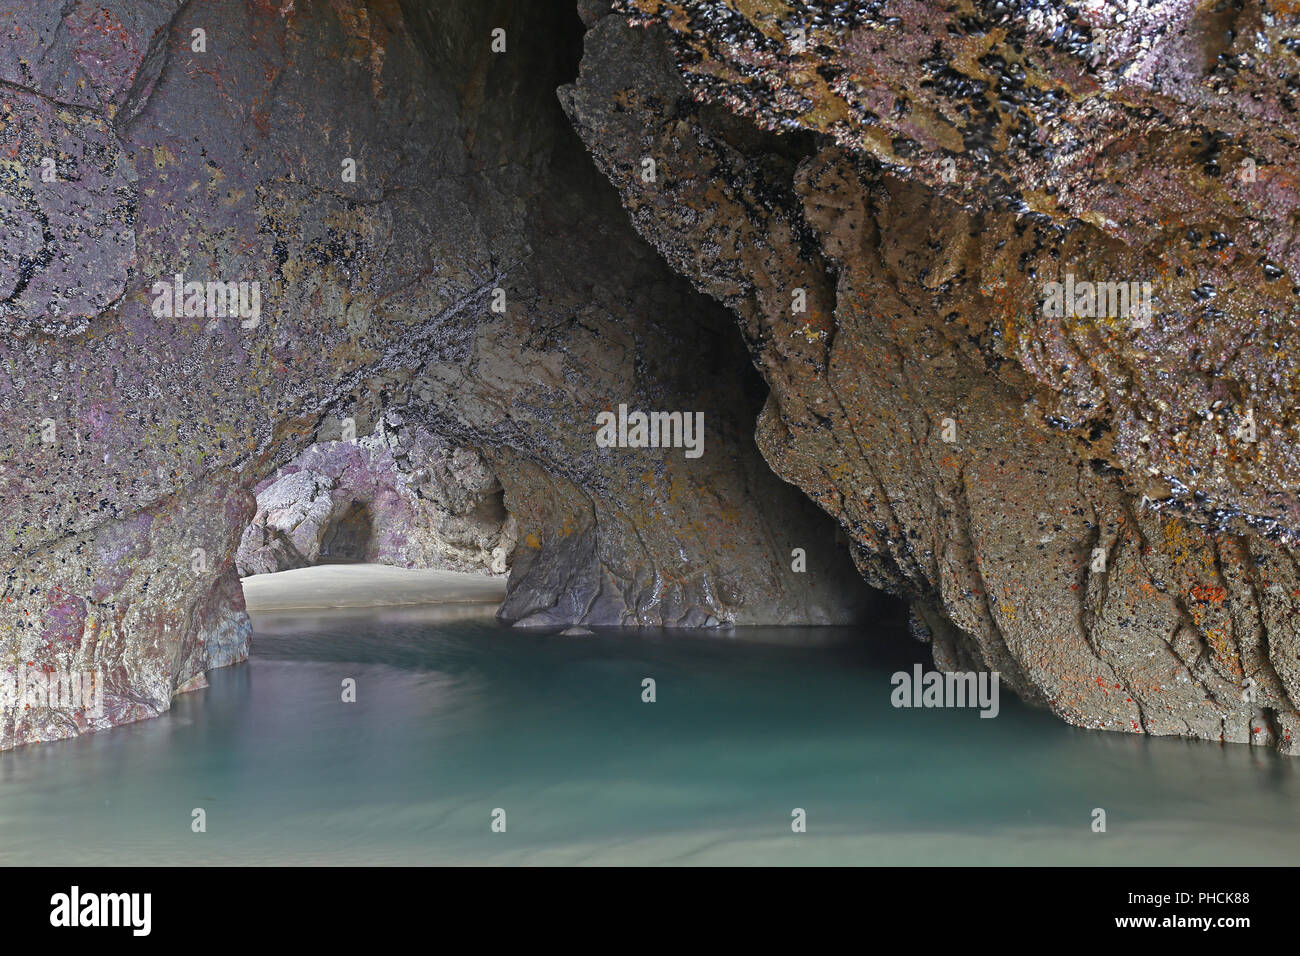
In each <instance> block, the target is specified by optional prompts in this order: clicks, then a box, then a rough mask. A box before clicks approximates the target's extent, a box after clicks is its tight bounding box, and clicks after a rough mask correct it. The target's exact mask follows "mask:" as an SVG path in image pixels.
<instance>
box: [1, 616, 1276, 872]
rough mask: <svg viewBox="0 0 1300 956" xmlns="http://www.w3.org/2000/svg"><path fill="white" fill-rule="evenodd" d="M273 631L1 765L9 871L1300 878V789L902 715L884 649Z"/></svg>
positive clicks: (1207, 750)
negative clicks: (348, 867) (802, 826)
mask: <svg viewBox="0 0 1300 956" xmlns="http://www.w3.org/2000/svg"><path fill="white" fill-rule="evenodd" d="M256 621H257V626H258V633H257V637H256V639H255V643H254V654H253V657H252V659H251V660H250V661H249V662H248V663H247V664H244V665H241V666H239V667H235V668H229V669H226V670H220V671H214V672H212V673H211V674H210V675H209V679H210V681H211V687H210V688H208V689H206V690H203V691H199V692H197V693H194V694H190V695H186V696H185V697H184V698H181V699H180V700H178V701H177V703H176V706H175V707H174V709H173V710H172V711H171V712H170V713H169V714H167V715H166V716H164V717H162V718H160V719H157V720H152V721H145V722H142V723H140V724H136V725H132V726H129V727H123V728H118V729H115V730H113V731H110V732H106V733H101V734H97V735H93V736H90V737H85V738H81V739H78V740H70V741H64V742H60V743H54V744H45V745H38V746H35V747H27V748H23V749H21V750H18V751H11V752H8V753H4V754H0V862H3V863H5V864H77V863H81V864H106V863H121V864H151V863H236V864H237V863H385V862H388V863H403V864H417V863H525V864H526V863H557V864H566V863H666V864H672V863H696V864H725V863H741V864H760V863H790V864H803V863H839V864H859V863H861V864H895V863H902V864H910V863H938V864H961V863H977V864H982V863H1054V864H1074V863H1083V864H1129V863H1134V864H1183V863H1188V864H1190V863H1198V864H1223V863H1271V864H1284V863H1285V864H1289V863H1293V862H1294V861H1296V860H1297V859H1300V827H1298V826H1297V816H1298V813H1300V760H1292V759H1286V758H1281V757H1277V756H1275V755H1273V754H1271V753H1265V752H1259V751H1256V750H1252V749H1250V748H1247V747H1244V746H1227V747H1224V746H1220V745H1217V744H1207V743H1203V742H1191V741H1182V740H1174V739H1152V738H1146V737H1137V736H1130V735H1118V734H1108V733H1090V732H1086V731H1081V730H1076V729H1073V728H1070V727H1067V726H1065V725H1063V724H1061V723H1059V722H1058V721H1056V720H1055V719H1054V718H1052V717H1051V716H1049V715H1048V714H1046V713H1043V712H1039V711H1033V710H1029V709H1027V708H1024V707H1022V706H1020V705H1019V703H1018V702H1017V701H1015V700H1014V699H1012V697H1011V695H1010V694H1009V693H1004V694H1003V695H1002V698H1001V712H1000V715H999V716H998V717H997V718H996V719H992V720H990V719H980V718H979V716H978V713H977V711H975V710H906V709H895V708H894V707H892V706H891V704H890V692H891V690H892V687H891V685H890V679H889V678H890V674H891V673H892V672H893V671H895V670H900V669H905V668H908V667H910V664H911V661H912V660H913V659H914V656H913V655H915V654H916V652H917V651H919V650H920V648H919V647H916V648H915V650H914V649H913V646H911V645H907V644H906V643H900V642H899V641H898V640H897V639H896V638H890V639H887V635H884V634H881V633H873V632H872V629H870V628H866V629H858V630H842V629H771V630H766V629H764V630H752V631H739V632H737V635H739V636H738V637H735V638H722V637H716V636H701V635H700V634H699V633H693V634H687V635H682V634H672V633H665V632H604V633H602V634H600V635H599V636H597V637H585V638H584V637H558V636H539V635H536V634H529V633H519V632H515V631H510V630H508V629H505V628H502V627H500V626H498V625H497V624H496V623H495V622H493V621H492V620H491V618H490V617H488V616H485V615H484V614H483V612H482V611H479V610H456V609H451V610H448V609H435V608H424V609H419V608H408V609H385V610H368V611H347V612H330V613H329V614H325V615H305V616H293V615H286V614H278V615H263V616H260V617H258V618H256ZM646 677H650V678H653V679H654V680H655V682H656V688H655V689H656V696H657V700H656V702H655V703H644V702H643V701H642V699H641V698H642V680H643V679H644V678H646ZM345 678H353V679H355V681H356V682H357V701H356V703H344V702H342V700H341V696H342V690H341V684H342V681H343V680H344V679H345ZM194 808H203V810H204V811H205V813H206V822H207V831H206V832H205V833H194V832H192V830H191V819H192V811H193V809H194ZM498 808H500V809H502V810H504V811H505V819H506V832H504V833H494V832H492V830H491V823H492V817H493V811H494V810H496V809H498ZM794 808H802V809H803V810H805V811H806V814H807V832H806V833H802V834H795V833H793V832H791V819H792V817H791V812H792V810H793V809H794ZM1094 808H1103V809H1105V811H1106V814H1107V832H1105V833H1095V832H1093V830H1092V826H1091V824H1092V819H1093V816H1092V811H1093V809H1094Z"/></svg>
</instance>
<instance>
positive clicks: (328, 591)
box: [243, 564, 506, 611]
mask: <svg viewBox="0 0 1300 956" xmlns="http://www.w3.org/2000/svg"><path fill="white" fill-rule="evenodd" d="M243 584H244V601H245V602H246V603H247V604H248V609H249V610H250V611H281V610H298V609H306V608H330V607H388V606H399V605H412V604H500V603H501V601H502V600H503V599H504V598H505V593H506V579H505V576H504V575H503V576H501V577H488V576H486V575H482V574H465V573H462V572H459V571H432V570H418V571H416V570H409V569H406V568H394V567H389V566H388V565H383V564H326V565H320V566H318V567H314V568H299V569H297V570H294V571H279V572H277V573H275V574H257V575H253V576H251V577H247V578H244V579H243Z"/></svg>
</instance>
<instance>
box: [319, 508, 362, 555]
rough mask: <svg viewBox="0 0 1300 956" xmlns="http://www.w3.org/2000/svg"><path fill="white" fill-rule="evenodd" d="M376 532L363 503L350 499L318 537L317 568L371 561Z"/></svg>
mask: <svg viewBox="0 0 1300 956" xmlns="http://www.w3.org/2000/svg"><path fill="white" fill-rule="evenodd" d="M374 531H375V521H374V517H373V516H372V515H371V513H370V508H369V506H368V505H367V504H366V503H365V502H364V501H357V500H356V499H353V500H352V501H351V502H350V503H349V504H348V505H347V506H346V507H345V508H344V509H343V511H342V513H341V514H339V515H338V516H337V517H334V518H331V520H330V523H329V524H328V525H327V526H326V528H325V533H324V534H322V535H321V543H320V557H319V558H318V559H317V562H316V563H317V564H359V563H361V562H362V561H365V560H367V559H368V558H369V557H370V554H371V549H372V547H373V543H372V538H373V536H374Z"/></svg>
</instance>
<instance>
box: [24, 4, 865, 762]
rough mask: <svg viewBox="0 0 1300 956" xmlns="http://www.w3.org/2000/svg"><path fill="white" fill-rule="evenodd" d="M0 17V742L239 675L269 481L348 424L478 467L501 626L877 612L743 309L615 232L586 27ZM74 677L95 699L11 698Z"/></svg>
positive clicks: (433, 14) (83, 13)
mask: <svg viewBox="0 0 1300 956" xmlns="http://www.w3.org/2000/svg"><path fill="white" fill-rule="evenodd" d="M543 7H546V9H542V8H543ZM0 13H2V14H3V19H4V22H5V23H6V24H9V25H11V26H12V29H6V30H4V31H0V47H3V53H4V55H3V56H0V61H2V62H3V63H5V64H8V65H7V66H3V67H0V70H6V71H8V72H7V73H6V74H5V75H4V76H3V77H0V78H2V79H3V80H4V84H3V86H0V110H2V111H3V112H2V113H0V117H2V119H0V145H3V148H4V151H5V159H4V161H3V163H0V217H3V219H4V222H5V225H6V226H7V229H6V237H7V238H6V241H5V248H4V252H3V256H0V288H3V290H4V292H3V294H2V295H0V300H2V301H3V309H0V315H3V321H4V322H5V325H6V328H7V329H8V331H9V333H10V334H9V335H8V336H6V337H5V339H4V340H3V344H0V362H2V363H3V366H4V374H3V375H0V504H2V505H3V506H2V507H0V531H3V535H2V537H0V540H2V541H3V554H4V559H5V560H4V564H5V569H6V574H5V587H4V593H3V600H2V601H0V677H3V678H4V681H3V682H0V688H3V689H0V747H9V746H14V745H17V744H22V743H26V742H30V741H35V740H48V739H53V738H59V737H66V736H70V735H74V734H77V733H81V732H85V731H88V730H95V729H100V728H103V727H107V726H111V725H113V724H117V723H122V722H125V721H128V720H133V719H138V718H141V717H146V716H151V715H155V714H158V713H160V712H162V711H163V710H165V709H166V708H167V707H168V706H169V705H170V701H171V699H172V697H173V696H174V695H175V694H176V693H179V692H181V691H183V690H187V689H191V688H193V687H196V686H201V685H202V683H203V673H204V670H205V669H206V668H208V667H214V666H221V665H224V664H228V663H231V662H234V661H238V660H241V659H243V657H244V656H245V654H246V652H247V640H248V636H249V630H250V629H249V624H248V619H247V616H246V615H245V613H244V609H243V602H242V595H241V593H240V588H239V581H238V576H237V569H236V564H235V556H236V552H237V548H238V545H239V541H240V538H241V536H242V534H243V532H244V530H245V529H246V528H247V527H248V525H249V524H250V522H251V521H252V520H253V519H254V517H255V515H256V513H257V505H256V500H255V491H256V490H257V488H258V486H259V483H261V482H263V481H264V480H266V479H268V478H269V477H271V476H273V475H274V474H275V473H276V470H277V469H278V468H281V467H284V466H287V465H288V464H289V463H290V462H291V461H292V460H293V458H294V457H295V456H296V455H297V454H299V453H300V452H302V451H303V450H304V449H306V448H307V447H309V446H311V445H313V444H319V443H321V442H326V441H331V440H335V439H337V438H338V437H339V435H338V433H337V429H336V426H335V424H334V423H335V422H337V421H338V420H340V419H343V418H353V419H354V420H355V421H356V422H357V429H358V434H367V433H368V432H370V431H372V430H373V428H372V425H373V423H375V422H377V421H378V420H379V419H380V418H383V417H384V416H387V415H389V414H390V413H396V414H398V415H400V416H402V421H403V422H410V423H412V424H414V425H420V426H422V427H425V428H427V429H428V430H429V431H430V432H432V433H434V434H437V435H439V436H442V437H443V439H444V440H445V441H447V442H449V443H450V444H451V445H453V446H455V447H461V448H474V449H477V450H478V452H479V453H481V454H482V455H483V457H484V460H485V461H486V462H487V463H488V465H489V466H490V468H491V470H492V471H493V473H494V474H496V475H497V476H498V478H499V480H500V483H501V485H502V488H503V493H504V503H505V507H506V508H507V510H508V511H509V512H510V514H512V515H513V516H515V518H516V520H517V522H518V533H519V541H520V545H519V548H518V553H517V554H516V555H515V557H514V573H512V575H511V578H510V583H509V595H510V596H509V600H508V601H507V604H506V606H505V608H503V614H504V615H505V616H506V617H507V618H508V619H510V620H517V621H519V622H520V623H527V624H548V625H549V624H553V625H556V626H567V625H577V624H580V623H588V624H590V623H620V622H628V623H644V624H667V625H694V624H706V623H713V622H722V623H728V622H730V623H737V624H746V623H799V622H805V621H811V622H822V621H844V620H849V619H851V618H852V617H853V616H854V615H855V614H856V613H857V612H858V611H859V610H860V609H861V607H862V605H863V603H864V601H866V600H867V593H866V591H865V589H864V588H863V586H862V584H861V581H860V579H859V578H858V577H857V576H856V575H855V573H854V571H853V569H852V567H851V565H850V564H849V562H848V561H847V559H846V558H845V557H844V555H843V553H842V549H839V548H837V547H836V546H835V542H834V530H833V526H832V524H831V523H830V522H829V521H828V520H826V519H825V518H824V516H822V515H820V514H819V513H818V511H817V509H816V508H815V507H813V506H812V505H811V504H810V503H808V502H807V501H806V500H805V499H803V498H802V496H801V495H800V494H799V493H798V492H797V491H796V490H795V489H794V488H792V487H790V486H788V485H786V484H784V483H783V482H781V481H780V480H779V479H777V478H776V477H774V476H773V475H772V474H771V473H770V472H769V471H768V470H767V469H766V467H765V466H764V465H763V462H762V459H761V457H760V455H759V453H758V450H757V448H756V447H755V446H754V444H753V441H752V438H751V434H752V423H753V419H754V416H755V414H756V412H757V409H758V407H759V406H760V405H761V403H762V401H763V394H764V389H763V387H762V385H761V383H760V382H759V381H758V380H757V378H756V377H755V376H753V375H752V373H750V372H749V370H748V369H747V368H746V357H745V352H744V346H743V344H742V342H741V341H740V339H739V337H738V336H737V335H736V333H735V331H734V326H732V325H731V322H730V319H729V317H728V316H727V315H726V313H725V312H724V310H722V309H721V308H720V307H718V306H716V305H715V304H713V303H710V302H708V301H707V300H705V299H703V298H702V297H700V296H699V295H698V294H697V293H696V292H694V291H693V290H692V289H691V288H690V287H689V284H688V283H686V282H685V281H684V280H682V279H681V278H680V277H678V276H676V275H675V274H673V273H672V272H671V270H670V269H668V268H667V267H666V266H665V265H664V263H663V262H662V261H661V260H660V259H659V258H658V256H657V255H656V254H655V253H654V252H653V251H652V250H650V249H648V248H647V247H646V246H645V244H644V243H643V242H641V240H639V239H638V238H637V236H636V235H635V233H634V232H633V231H632V230H631V229H630V228H629V227H628V225H627V223H626V220H625V218H624V217H623V215H622V213H621V210H620V209H619V207H618V202H617V197H616V196H615V194H614V193H613V192H612V191H611V189H610V187H609V185H608V184H607V183H606V182H605V181H604V180H603V178H602V177H600V176H599V174H598V172H597V171H596V170H594V168H592V166H591V162H590V159H589V158H588V157H587V156H586V154H585V152H584V150H583V148H582V146H581V144H580V143H579V141H578V140H577V138H576V136H575V135H574V133H573V131H572V129H571V128H570V127H569V126H568V124H567V122H566V120H565V118H564V116H563V114H562V113H561V111H560V109H559V106H558V104H557V103H556V101H555V98H554V89H555V88H556V87H557V86H558V85H559V84H560V83H562V82H564V81H565V80H567V79H570V78H572V76H573V72H574V66H575V64H576V59H577V52H578V51H577V45H578V44H579V43H580V38H581V24H580V23H579V21H578V20H577V19H576V16H574V15H572V14H568V13H567V12H566V13H565V15H563V16H557V10H556V9H555V8H552V7H550V6H549V5H540V4H536V5H535V4H522V5H521V4H494V3H487V4H485V3H478V2H470V0H464V2H458V3H448V4H437V5H430V4H420V3H414V2H412V3H410V4H402V3H397V2H394V0H369V2H368V0H334V2H331V3H329V4H294V3H290V2H274V0H247V2H245V0H205V2H204V3H202V4H197V3H194V4H181V3H179V2H175V3H173V2H145V0H97V2H95V3H93V4H92V3H88V2H80V0H69V2H68V3H63V4H58V5H54V4H29V3H17V2H9V3H0ZM498 28H500V29H502V30H504V31H505V33H504V38H505V40H504V42H505V43H506V46H505V49H504V51H502V52H497V51H494V49H493V43H494V35H493V31H494V30H496V29H498ZM498 290H500V291H499V292H498ZM498 307H499V308H498ZM501 309H503V311H502V310H501ZM738 370H744V371H739V372H738ZM623 403H626V404H628V405H629V407H632V408H644V409H647V410H653V409H658V410H664V411H693V412H703V413H704V414H705V420H706V436H707V437H706V442H707V444H706V449H707V450H706V453H705V455H704V456H703V457H702V458H699V459H688V458H686V457H684V455H683V453H682V450H681V449H672V448H661V449H635V448H603V449H602V448H598V447H597V446H596V444H595V441H594V436H595V423H596V415H597V414H598V413H599V412H601V411H603V410H609V409H613V408H616V407H617V406H618V405H619V404H623ZM415 467H417V468H418V467H421V464H420V463H416V464H415ZM362 519H363V516H361V515H353V516H352V517H351V518H350V519H349V520H348V521H347V522H346V523H345V529H351V531H350V533H352V534H353V535H354V537H355V536H359V533H360V532H359V531H358V530H357V529H359V528H361V527H363V524H364V522H363V520H362ZM794 548H802V549H804V550H805V551H806V555H807V570H806V571H805V572H802V573H799V572H795V571H792V570H791V551H792V550H793V549H794ZM83 672H84V673H89V674H93V675H95V680H96V682H97V686H99V687H100V689H101V690H102V691H103V699H104V706H103V707H102V708H98V709H92V708H87V707H83V706H76V705H75V703H72V704H70V703H68V702H67V701H65V700H63V699H61V698H60V699H57V700H56V699H53V698H42V699H28V700H26V701H24V700H23V699H21V698H19V697H17V696H15V695H14V693H13V692H12V690H11V686H12V684H13V682H14V681H15V680H16V679H18V678H19V676H20V675H37V674H41V675H51V676H52V677H58V676H59V675H64V674H69V673H83Z"/></svg>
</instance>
